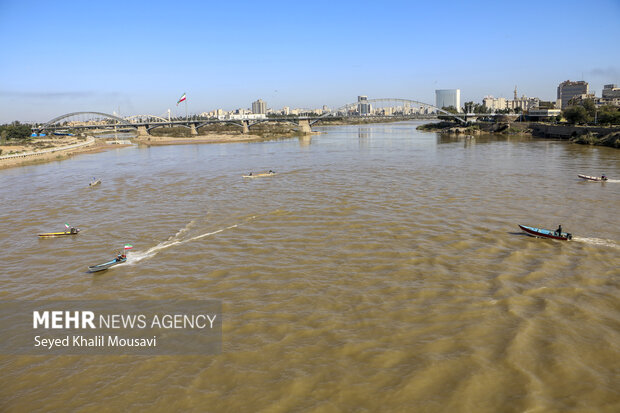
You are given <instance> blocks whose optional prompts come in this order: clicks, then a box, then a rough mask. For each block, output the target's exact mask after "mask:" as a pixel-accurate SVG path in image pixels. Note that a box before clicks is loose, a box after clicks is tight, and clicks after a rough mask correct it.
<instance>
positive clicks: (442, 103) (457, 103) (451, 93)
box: [435, 89, 461, 112]
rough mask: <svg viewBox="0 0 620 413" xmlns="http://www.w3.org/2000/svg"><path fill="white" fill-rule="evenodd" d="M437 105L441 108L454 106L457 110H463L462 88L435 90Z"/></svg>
mask: <svg viewBox="0 0 620 413" xmlns="http://www.w3.org/2000/svg"><path fill="white" fill-rule="evenodd" d="M435 106H437V107H438V108H439V109H442V108H445V107H449V106H454V107H455V108H456V110H457V112H460V111H461V89H439V90H435Z"/></svg>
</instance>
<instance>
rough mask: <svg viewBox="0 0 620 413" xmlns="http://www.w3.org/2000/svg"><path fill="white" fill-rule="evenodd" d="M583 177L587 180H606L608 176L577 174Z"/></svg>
mask: <svg viewBox="0 0 620 413" xmlns="http://www.w3.org/2000/svg"><path fill="white" fill-rule="evenodd" d="M577 176H578V177H580V178H581V179H585V180H586V181H597V182H605V181H606V180H607V179H608V178H607V177H606V176H605V175H603V176H589V175H577Z"/></svg>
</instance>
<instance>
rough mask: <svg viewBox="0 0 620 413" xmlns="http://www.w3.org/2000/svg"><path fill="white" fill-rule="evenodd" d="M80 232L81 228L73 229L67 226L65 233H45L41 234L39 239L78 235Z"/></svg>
mask: <svg viewBox="0 0 620 413" xmlns="http://www.w3.org/2000/svg"><path fill="white" fill-rule="evenodd" d="M78 232H80V229H79V228H75V227H71V226H69V224H65V230H64V231H63V232H44V233H43V234H39V237H41V238H46V237H61V236H64V235H77V234H78Z"/></svg>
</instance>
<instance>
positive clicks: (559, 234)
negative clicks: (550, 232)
mask: <svg viewBox="0 0 620 413" xmlns="http://www.w3.org/2000/svg"><path fill="white" fill-rule="evenodd" d="M555 232H556V234H557V235H558V236H560V237H561V236H562V224H560V225H559V226H558V229H556V230H555Z"/></svg>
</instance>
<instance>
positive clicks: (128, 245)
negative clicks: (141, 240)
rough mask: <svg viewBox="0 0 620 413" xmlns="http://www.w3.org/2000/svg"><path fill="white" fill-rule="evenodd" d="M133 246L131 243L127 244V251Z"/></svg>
mask: <svg viewBox="0 0 620 413" xmlns="http://www.w3.org/2000/svg"><path fill="white" fill-rule="evenodd" d="M132 248H133V245H131V244H125V251H127V250H130V249H132Z"/></svg>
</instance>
